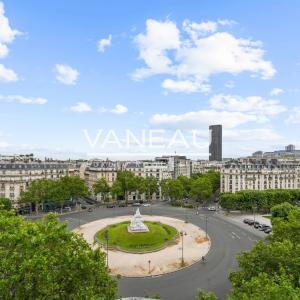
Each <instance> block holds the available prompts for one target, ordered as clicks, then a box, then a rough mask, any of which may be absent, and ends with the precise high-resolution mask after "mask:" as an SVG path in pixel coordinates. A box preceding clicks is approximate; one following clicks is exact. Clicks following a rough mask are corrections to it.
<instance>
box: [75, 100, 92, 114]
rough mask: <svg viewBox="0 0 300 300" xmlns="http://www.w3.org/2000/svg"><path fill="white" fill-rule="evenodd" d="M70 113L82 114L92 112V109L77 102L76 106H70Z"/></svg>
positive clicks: (83, 103)
mask: <svg viewBox="0 0 300 300" xmlns="http://www.w3.org/2000/svg"><path fill="white" fill-rule="evenodd" d="M70 109H71V111H74V112H78V113H82V112H90V111H92V107H91V106H90V105H89V104H87V103H86V102H77V103H76V105H74V106H71V108H70Z"/></svg>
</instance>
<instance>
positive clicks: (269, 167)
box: [221, 159, 300, 193]
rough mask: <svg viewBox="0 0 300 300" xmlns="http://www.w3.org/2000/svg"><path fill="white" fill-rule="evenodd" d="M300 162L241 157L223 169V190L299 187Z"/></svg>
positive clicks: (228, 163) (227, 163)
mask: <svg viewBox="0 0 300 300" xmlns="http://www.w3.org/2000/svg"><path fill="white" fill-rule="evenodd" d="M299 188H300V162H299V161H297V160H294V161H290V160H277V159H239V160H232V161H229V162H226V163H225V164H224V166H223V167H222V169H221V192H231V193H235V192H238V191H242V190H259V191H262V190H267V189H299Z"/></svg>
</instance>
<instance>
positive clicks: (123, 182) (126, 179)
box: [115, 171, 137, 203]
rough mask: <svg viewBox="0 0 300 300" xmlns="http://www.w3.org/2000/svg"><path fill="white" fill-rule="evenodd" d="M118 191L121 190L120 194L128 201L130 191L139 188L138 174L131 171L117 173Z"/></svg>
mask: <svg viewBox="0 0 300 300" xmlns="http://www.w3.org/2000/svg"><path fill="white" fill-rule="evenodd" d="M116 182H117V183H116V187H118V189H117V190H116V189H115V190H116V191H118V192H121V194H119V196H123V198H124V199H125V201H126V203H127V201H128V192H134V191H136V190H137V180H136V176H135V175H134V174H133V173H132V172H130V171H120V172H118V173H117V178H116Z"/></svg>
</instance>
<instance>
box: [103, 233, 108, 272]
mask: <svg viewBox="0 0 300 300" xmlns="http://www.w3.org/2000/svg"><path fill="white" fill-rule="evenodd" d="M104 239H105V240H106V266H107V268H108V240H109V236H108V231H107V230H106V231H105V233H104Z"/></svg>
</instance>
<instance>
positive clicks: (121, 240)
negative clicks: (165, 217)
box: [96, 221, 177, 253]
mask: <svg viewBox="0 0 300 300" xmlns="http://www.w3.org/2000/svg"><path fill="white" fill-rule="evenodd" d="M144 223H145V224H146V225H147V226H148V228H149V232H137V233H130V232H128V230H127V226H128V225H129V222H122V223H118V224H113V225H109V226H107V227H105V228H104V229H102V230H100V231H98V232H97V233H96V240H98V241H99V242H100V243H102V244H106V240H105V232H106V231H107V232H108V237H109V240H108V245H109V247H110V248H115V249H119V250H123V251H128V252H133V253H145V252H152V251H156V250H160V249H162V248H164V247H166V246H168V245H172V244H174V243H175V238H176V235H177V230H176V229H175V228H174V227H172V226H169V225H166V224H162V223H159V222H148V221H145V222H144Z"/></svg>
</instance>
